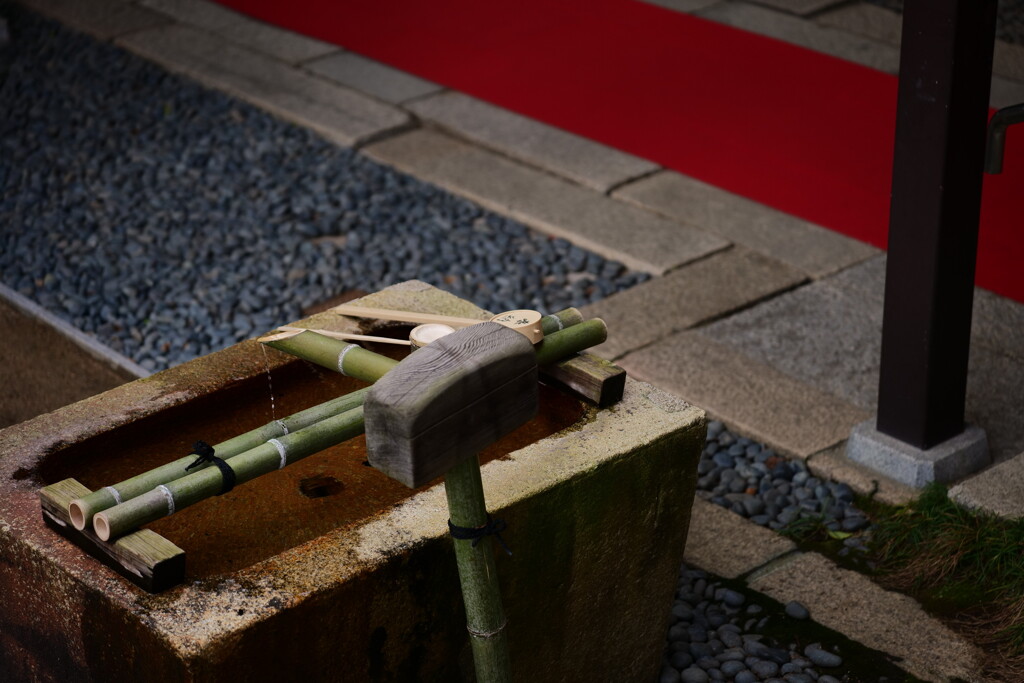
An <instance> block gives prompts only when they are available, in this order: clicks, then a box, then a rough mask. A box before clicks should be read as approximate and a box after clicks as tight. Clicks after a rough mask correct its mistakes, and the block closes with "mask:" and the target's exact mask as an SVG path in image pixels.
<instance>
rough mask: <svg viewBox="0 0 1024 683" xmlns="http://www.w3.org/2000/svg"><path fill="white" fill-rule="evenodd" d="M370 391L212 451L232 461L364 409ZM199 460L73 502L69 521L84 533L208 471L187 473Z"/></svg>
mask: <svg viewBox="0 0 1024 683" xmlns="http://www.w3.org/2000/svg"><path fill="white" fill-rule="evenodd" d="M368 391H369V387H366V388H363V389H359V390H358V391H353V392H352V393H350V394H346V395H345V396H340V397H338V398H335V399H332V400H330V401H327V402H325V403H321V404H319V405H315V406H313V407H312V408H307V409H306V410H302V411H299V412H297V413H294V414H292V415H289V416H288V417H283V418H281V419H280V420H274V421H272V422H268V423H267V424H265V425H263V426H262V427H257V428H256V429H253V430H250V431H248V432H245V433H244V434H239V435H238V436H235V437H233V438H230V439H228V440H227V441H222V442H220V443H218V444H214V446H213V449H214V451H215V453H216V455H217V457H219V458H223V459H224V460H229V459H231V458H234V457H235V456H236V455H238V454H239V453H244V452H246V451H248V450H250V449H252V448H255V447H256V446H259V445H260V444H263V443H266V442H267V441H269V440H270V439H276V438H279V437H282V436H284V435H286V434H288V433H290V432H295V431H298V430H300V429H304V428H306V427H308V426H310V425H312V424H316V423H317V422H319V421H321V420H324V419H326V418H328V417H331V416H333V415H338V414H339V413H343V412H345V411H347V410H351V409H352V408H356V407H358V406H361V405H362V404H363V399H364V398H365V397H366V393H367V392H368ZM197 457H198V456H197V455H196V454H195V453H192V454H189V455H186V456H185V457H183V458H179V459H177V460H174V461H172V462H169V463H167V464H166V465H161V466H160V467H156V468H153V469H151V470H149V471H148V472H143V473H142V474H139V475H136V476H134V477H131V478H130V479H125V480H124V481H119V482H118V483H116V484H113V485H111V486H106V487H104V488H101V489H99V490H97V491H93V492H92V493H90V494H88V495H86V496H83V497H81V498H77V499H75V500H72V501H71V502H70V504H69V505H68V517H69V518H70V519H71V524H72V526H74V527H75V528H76V529H79V530H82V529H85V528H86V527H87V526H88V525H89V524H90V523H91V522H92V519H93V516H94V515H95V514H96V513H98V512H102V511H104V510H107V509H109V508H112V507H114V506H115V505H117V504H119V503H123V502H125V501H128V500H131V499H133V498H136V497H138V496H141V495H142V494H144V493H148V492H149V491H152V490H153V489H155V488H156V487H157V486H159V485H160V484H167V483H168V482H172V481H174V480H176V479H181V478H182V477H184V476H186V475H188V474H190V473H191V472H194V471H196V468H199V469H205V468H207V467H209V466H210V463H207V462H203V463H200V464H198V465H196V467H195V468H192V470H190V471H186V470H185V468H186V467H188V466H189V465H191V464H192V463H194V462H195V461H196V458H197Z"/></svg>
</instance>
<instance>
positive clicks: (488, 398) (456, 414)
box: [363, 323, 537, 488]
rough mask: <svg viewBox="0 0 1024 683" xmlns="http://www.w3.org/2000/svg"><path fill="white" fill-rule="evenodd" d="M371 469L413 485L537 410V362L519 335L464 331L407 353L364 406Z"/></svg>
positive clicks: (486, 326) (489, 327)
mask: <svg viewBox="0 0 1024 683" xmlns="http://www.w3.org/2000/svg"><path fill="white" fill-rule="evenodd" d="M363 410H364V416H365V421H366V449H367V457H368V459H369V461H370V464H371V465H373V466H374V467H376V468H377V469H379V470H381V471H382V472H384V473H385V474H387V475H388V476H390V477H392V478H394V479H397V480H398V481H400V482H402V483H403V484H405V485H406V486H410V487H413V488H415V487H419V486H422V485H424V484H426V483H427V482H429V481H431V480H433V479H435V478H436V477H439V476H441V475H442V474H444V473H445V472H447V471H448V470H449V469H450V468H451V467H452V466H453V465H454V464H456V463H457V462H458V461H459V460H461V459H462V458H466V457H470V456H475V455H476V454H477V453H478V452H479V451H481V450H483V448H484V447H486V446H488V445H490V444H491V443H493V442H495V441H497V440H498V439H499V438H501V437H502V436H504V435H505V434H507V433H508V432H511V431H512V430H513V429H515V428H516V427H518V426H520V425H521V424H523V423H524V422H527V421H529V420H530V419H531V418H532V417H533V416H534V415H536V413H537V362H536V359H535V356H534V351H533V345H532V344H531V343H530V342H529V340H528V339H527V338H526V337H524V336H523V335H521V334H519V333H518V332H515V331H513V330H511V329H509V328H507V327H504V326H503V325H499V324H497V323H481V324H479V325H473V326H471V327H465V328H463V329H461V330H458V331H456V332H454V333H452V334H450V335H447V336H445V337H442V338H441V339H438V340H437V341H435V342H433V343H431V344H430V345H429V346H426V347H424V348H422V349H419V350H418V351H416V352H414V353H413V354H411V355H410V356H409V357H408V358H406V359H405V360H403V361H402V362H401V363H399V364H398V365H397V366H396V367H395V369H393V370H391V371H390V372H389V373H388V374H387V375H385V376H384V377H383V378H382V379H381V380H379V381H378V382H377V383H376V384H375V385H374V386H373V388H372V389H371V390H370V393H369V394H368V395H367V397H366V401H365V403H364V405H363Z"/></svg>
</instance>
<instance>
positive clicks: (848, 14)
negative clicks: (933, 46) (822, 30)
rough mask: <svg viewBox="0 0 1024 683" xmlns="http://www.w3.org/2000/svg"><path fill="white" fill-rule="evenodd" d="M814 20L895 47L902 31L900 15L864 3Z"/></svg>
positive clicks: (830, 12)
mask: <svg viewBox="0 0 1024 683" xmlns="http://www.w3.org/2000/svg"><path fill="white" fill-rule="evenodd" d="M814 20H815V21H816V22H817V23H819V24H821V25H823V26H828V27H830V28H836V29H840V30H842V31H846V32H847V33H856V34H857V35H861V36H866V37H868V38H873V39H874V40H880V41H882V42H883V43H888V44H889V45H896V46H898V45H899V44H900V35H901V32H902V30H903V15H902V14H900V13H899V12H893V11H892V10H890V9H886V8H884V7H879V6H878V5H871V4H869V3H866V2H857V3H853V4H849V5H840V6H838V7H836V8H834V9H831V10H829V11H828V12H825V13H823V14H821V15H819V16H817V17H815V19H814Z"/></svg>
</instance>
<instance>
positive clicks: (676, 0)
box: [641, 0, 719, 12]
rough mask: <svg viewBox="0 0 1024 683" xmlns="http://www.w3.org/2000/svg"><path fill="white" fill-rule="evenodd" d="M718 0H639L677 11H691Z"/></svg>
mask: <svg viewBox="0 0 1024 683" xmlns="http://www.w3.org/2000/svg"><path fill="white" fill-rule="evenodd" d="M718 1H719V0H641V2H646V3H647V4H649V5H658V6H659V7H664V8H665V9H672V10H675V11H677V12H693V11H694V10H698V9H700V8H702V7H707V6H708V5H713V4H715V3H716V2H718Z"/></svg>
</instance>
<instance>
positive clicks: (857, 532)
mask: <svg viewBox="0 0 1024 683" xmlns="http://www.w3.org/2000/svg"><path fill="white" fill-rule="evenodd" d="M697 472H698V480H697V495H699V496H701V497H703V498H705V499H708V500H710V501H711V502H713V503H716V504H718V505H721V506H722V507H726V508H728V509H730V510H732V511H733V512H734V513H736V514H738V515H741V516H743V517H747V518H748V519H750V520H751V521H752V522H754V523H756V524H759V525H761V526H766V527H769V528H771V529H774V530H776V531H785V530H786V529H789V528H792V527H793V526H795V525H801V524H815V525H822V526H824V528H825V529H827V530H828V531H830V532H832V533H833V534H834V535H835V537H837V538H843V539H844V540H843V546H842V548H841V549H840V550H839V553H840V554H841V555H847V554H849V553H857V554H858V555H860V556H863V554H864V553H866V552H867V542H868V540H869V539H870V534H871V529H870V521H869V520H868V518H867V516H866V515H865V514H864V513H863V512H862V511H861V510H859V509H858V508H857V506H856V504H855V503H854V495H853V491H852V489H850V487H849V486H847V485H846V484H837V483H835V482H830V481H822V480H820V479H818V478H816V477H814V476H813V475H812V474H811V473H810V471H808V469H807V466H806V465H805V464H804V463H803V461H800V460H789V459H786V458H783V457H781V456H779V455H778V454H776V453H775V452H774V451H772V450H771V449H770V448H767V447H765V446H764V445H763V444H759V443H756V442H754V441H751V440H750V439H747V438H744V437H741V436H738V435H736V434H734V433H733V432H731V431H729V430H728V429H727V428H726V427H725V425H724V424H722V423H721V422H719V421H711V422H709V423H708V433H707V439H706V441H705V447H704V451H703V453H702V454H701V459H700V462H699V463H698V468H697ZM812 617H813V615H812V614H811V613H810V611H809V610H808V609H807V607H806V606H804V605H803V604H801V603H799V602H795V601H793V602H790V603H788V604H787V605H786V606H785V607H784V609H783V610H782V612H781V614H780V615H779V616H778V617H777V618H788V619H791V620H793V621H798V622H803V621H807V620H809V619H811V618H812ZM772 619H773V617H770V616H764V615H763V610H762V608H761V607H760V606H759V605H757V604H750V605H747V596H745V595H744V594H743V593H741V592H739V591H737V590H735V589H732V588H729V587H726V586H721V585H718V583H717V580H716V579H715V578H714V577H711V576H710V575H708V574H706V573H704V572H702V571H699V570H697V569H692V568H689V567H687V566H686V565H684V566H683V567H682V568H681V571H680V576H679V587H678V591H677V593H676V601H675V603H674V604H673V606H672V610H671V614H670V622H669V628H668V635H667V638H666V641H667V644H666V652H665V661H664V664H663V668H662V672H661V675H660V677H659V680H660V681H679V680H682V681H712V680H716V681H717V680H724V681H735V682H736V683H745V682H750V683H753V682H754V681H775V680H782V681H788V682H789V683H799V682H800V681H826V682H827V681H829V680H832V681H836V680H841V679H842V678H830V677H829V676H828V675H826V672H827V671H828V670H833V673H834V674H835V675H837V676H840V677H842V676H843V673H842V672H841V670H839V669H836V667H841V666H842V663H843V660H842V657H841V656H839V655H838V654H836V653H835V652H834V651H832V648H830V647H829V646H828V645H827V644H824V645H823V644H821V643H815V644H813V645H809V646H807V647H806V648H804V649H803V650H802V651H801V650H799V648H798V646H797V644H796V643H789V644H787V645H786V646H785V647H782V646H781V645H780V644H779V643H776V642H774V641H772V640H771V634H772V633H773V632H774V631H773V628H772V624H771V620H772ZM837 671H838V672H839V673H836V672H837ZM842 680H845V679H842Z"/></svg>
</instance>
